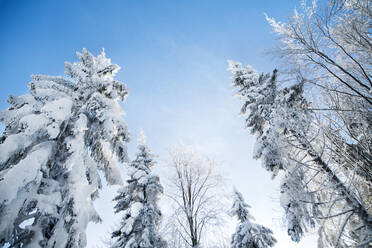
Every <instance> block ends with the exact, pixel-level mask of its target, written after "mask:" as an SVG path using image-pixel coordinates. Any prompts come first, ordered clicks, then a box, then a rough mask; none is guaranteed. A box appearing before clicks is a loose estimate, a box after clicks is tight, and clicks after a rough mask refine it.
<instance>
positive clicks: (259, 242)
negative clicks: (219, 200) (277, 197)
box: [230, 190, 276, 248]
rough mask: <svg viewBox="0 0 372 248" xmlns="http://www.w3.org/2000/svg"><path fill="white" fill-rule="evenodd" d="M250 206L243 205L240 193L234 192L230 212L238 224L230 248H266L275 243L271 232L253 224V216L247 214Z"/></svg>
mask: <svg viewBox="0 0 372 248" xmlns="http://www.w3.org/2000/svg"><path fill="white" fill-rule="evenodd" d="M248 208H250V206H249V205H248V204H247V203H245V201H244V199H243V196H242V194H241V193H240V192H238V191H237V190H235V192H234V203H233V206H232V208H231V210H230V214H231V215H232V216H236V217H237V219H238V221H239V224H238V227H237V228H236V231H235V233H234V234H233V236H232V240H231V248H267V247H272V246H274V245H275V243H276V239H275V238H274V237H273V232H272V231H271V230H270V229H269V228H267V227H264V226H262V225H259V224H256V223H253V222H252V221H253V220H254V218H253V216H252V215H251V214H250V213H249V210H248Z"/></svg>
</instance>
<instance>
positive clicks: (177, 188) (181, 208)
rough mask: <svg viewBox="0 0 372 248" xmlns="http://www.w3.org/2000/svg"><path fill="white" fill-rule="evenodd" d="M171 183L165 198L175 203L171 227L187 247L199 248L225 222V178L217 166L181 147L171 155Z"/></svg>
mask: <svg viewBox="0 0 372 248" xmlns="http://www.w3.org/2000/svg"><path fill="white" fill-rule="evenodd" d="M170 157H171V158H170V161H169V167H170V173H171V175H170V178H169V179H170V180H169V185H168V186H169V188H168V193H167V194H166V196H167V197H168V198H169V199H170V200H171V201H172V202H173V209H172V210H173V213H172V215H171V216H170V219H169V220H170V221H169V222H170V224H169V227H171V226H173V227H172V228H170V229H171V230H172V237H174V238H176V237H179V238H180V239H181V240H179V241H181V242H182V243H183V244H184V245H185V246H186V247H200V246H201V243H202V242H203V238H204V233H205V231H206V230H207V229H209V228H211V227H212V226H214V225H218V224H219V223H221V221H222V220H223V215H224V214H225V213H226V211H225V210H226V209H225V205H224V204H223V203H221V199H222V198H223V197H222V194H221V192H222V190H221V186H222V185H223V184H222V183H223V178H222V176H221V175H219V174H218V171H217V164H216V162H214V161H213V160H211V159H208V158H205V157H202V156H201V155H200V154H198V153H196V152H194V151H193V150H192V149H191V148H190V147H186V146H183V145H179V146H177V147H176V148H174V149H173V150H172V151H171V152H170Z"/></svg>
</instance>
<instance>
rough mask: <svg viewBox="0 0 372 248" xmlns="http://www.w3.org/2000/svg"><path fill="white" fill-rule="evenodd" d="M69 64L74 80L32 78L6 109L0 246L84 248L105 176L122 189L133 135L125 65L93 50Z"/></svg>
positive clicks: (0, 150) (1, 116)
mask: <svg viewBox="0 0 372 248" xmlns="http://www.w3.org/2000/svg"><path fill="white" fill-rule="evenodd" d="M77 55H78V57H79V59H80V61H79V62H76V63H73V64H70V63H67V62H66V64H65V65H66V66H65V68H66V74H67V76H68V77H69V79H66V78H62V77H54V76H45V75H33V76H32V78H33V81H32V82H31V83H30V84H29V89H30V93H28V94H25V95H22V96H20V97H15V96H9V99H8V102H9V103H10V104H11V106H10V107H9V108H8V109H7V110H4V111H2V112H0V121H1V122H3V123H4V124H5V131H4V133H3V135H2V136H1V138H0V245H3V244H7V245H9V246H10V247H61V248H64V247H84V246H85V245H86V237H85V229H86V227H87V225H88V223H89V222H90V221H95V222H99V221H100V218H99V216H98V214H97V212H96V211H95V209H94V207H93V201H94V200H95V199H96V198H97V197H98V191H99V189H100V188H101V180H100V177H99V174H98V171H99V170H100V171H103V172H104V174H105V178H106V180H107V182H108V184H120V183H122V182H121V177H120V173H119V170H118V167H117V162H125V161H127V152H126V146H125V142H128V141H129V132H128V130H127V127H126V124H125V122H124V120H123V119H122V117H121V115H122V114H123V112H122V110H121V107H120V105H119V103H118V100H121V101H125V98H126V95H127V94H128V90H127V89H126V86H125V85H124V84H122V83H121V82H118V81H115V80H114V76H115V73H116V72H117V71H118V69H119V66H118V65H115V64H111V61H110V59H108V58H106V57H105V53H104V52H102V54H101V55H99V56H97V57H94V56H93V55H92V54H91V53H89V52H88V51H87V50H86V49H83V52H82V53H77Z"/></svg>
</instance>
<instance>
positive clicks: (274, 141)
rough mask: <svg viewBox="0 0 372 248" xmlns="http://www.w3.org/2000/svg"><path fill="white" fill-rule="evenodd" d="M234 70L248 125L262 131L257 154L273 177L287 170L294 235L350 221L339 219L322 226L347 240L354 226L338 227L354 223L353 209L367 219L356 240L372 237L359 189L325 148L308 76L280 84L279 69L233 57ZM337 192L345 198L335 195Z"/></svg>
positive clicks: (284, 189) (286, 198)
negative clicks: (261, 69) (259, 68)
mask: <svg viewBox="0 0 372 248" xmlns="http://www.w3.org/2000/svg"><path fill="white" fill-rule="evenodd" d="M228 70H230V71H231V72H232V74H233V87H234V88H235V89H236V95H238V96H239V97H240V98H241V99H242V100H243V101H244V104H243V107H242V110H241V113H242V114H246V116H247V117H246V126H247V127H248V128H250V130H251V133H252V134H254V135H255V136H256V144H255V151H254V157H255V158H257V159H261V160H262V164H263V167H264V168H265V169H267V170H268V171H270V172H272V174H273V176H275V175H277V174H278V171H283V172H284V173H283V176H282V182H281V188H280V193H281V205H282V207H283V209H284V210H285V219H286V222H287V227H288V228H287V230H288V235H289V236H290V237H291V239H292V240H293V241H296V242H298V241H300V240H301V237H302V236H303V234H304V233H305V232H306V231H307V230H308V229H310V228H314V227H316V226H317V224H318V223H319V220H323V219H330V220H332V221H333V223H338V222H341V221H342V222H343V223H344V225H336V224H334V225H333V226H332V228H329V230H328V231H327V232H325V230H326V229H325V228H323V227H322V226H321V228H320V229H319V230H320V232H322V233H321V235H322V236H331V235H332V236H334V237H336V238H335V239H336V243H338V244H339V243H340V242H339V241H340V240H341V239H342V238H341V236H342V237H344V238H345V240H346V239H348V236H350V234H347V232H346V231H349V233H352V232H353V231H354V230H352V229H351V227H349V226H348V228H342V230H341V232H339V231H338V230H337V229H338V226H343V227H345V226H347V225H349V224H350V226H351V224H352V223H351V221H350V222H349V223H348V220H350V218H349V217H350V216H351V215H349V217H346V221H345V220H342V219H341V218H342V217H344V216H345V213H346V214H349V213H350V212H351V213H352V215H354V216H355V218H356V219H357V221H359V222H361V223H362V224H361V225H360V227H361V228H359V230H362V231H360V234H358V235H356V236H357V237H356V238H354V240H355V241H353V242H355V243H358V242H359V244H365V243H368V242H369V240H372V236H371V233H372V217H371V214H370V213H369V211H368V209H367V207H366V205H365V204H364V203H363V200H361V199H360V198H359V196H358V194H359V193H356V192H358V189H356V188H354V185H353V184H348V183H347V182H345V180H344V178H343V177H342V176H339V174H338V171H337V170H336V168H337V167H338V164H337V163H336V164H335V163H333V162H332V161H330V160H329V156H331V155H332V150H331V154H330V153H328V152H325V149H324V147H326V144H324V141H323V140H324V139H322V137H324V136H322V133H321V132H320V129H319V127H318V126H317V125H315V124H314V123H315V120H316V118H317V117H316V116H315V114H314V113H313V112H312V111H311V110H310V109H311V103H309V102H308V101H307V100H306V99H305V97H304V96H303V91H304V82H305V79H300V78H298V79H300V80H298V81H297V80H296V81H295V82H294V83H293V82H292V84H291V85H287V86H286V87H283V86H284V85H282V87H281V88H278V82H277V71H276V70H274V72H273V73H272V75H271V76H270V75H269V74H266V75H264V74H261V75H258V74H257V73H256V71H254V70H253V69H252V68H251V67H250V66H247V67H243V66H242V64H241V63H237V62H232V61H229V69H228ZM334 196H339V197H337V198H336V199H335V200H333V199H332V198H333V197H334ZM334 203H337V205H336V204H334ZM345 209H347V210H345ZM331 211H332V212H331ZM340 216H341V217H340ZM323 226H324V225H323ZM345 230H346V231H345ZM345 234H346V235H345ZM360 241H361V242H360Z"/></svg>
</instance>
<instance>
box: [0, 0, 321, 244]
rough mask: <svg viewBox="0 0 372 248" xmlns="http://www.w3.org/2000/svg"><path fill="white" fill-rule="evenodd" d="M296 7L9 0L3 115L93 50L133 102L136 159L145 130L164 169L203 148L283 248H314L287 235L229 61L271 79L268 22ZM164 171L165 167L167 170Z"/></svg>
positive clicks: (4, 13) (0, 85)
mask: <svg viewBox="0 0 372 248" xmlns="http://www.w3.org/2000/svg"><path fill="white" fill-rule="evenodd" d="M298 4H299V2H298V0H287V1H284V0H281V1H278V0H266V1H262V0H261V1H259V0H244V1H243V0H242V1H233V0H230V1H229V0H225V1H217V0H214V1H212V0H211V1H175V0H173V1H160V0H159V1H150V0H148V1H143V0H133V1H125V0H122V1H102V0H101V1H98V0H96V1H77V0H75V1H72V0H70V1H66V0H65V1H51V0H49V1H46V0H45V1H41V0H38V1H17V0H12V1H10V0H9V1H4V0H3V1H1V0H0V34H1V35H0V54H1V59H0V75H1V81H0V109H4V108H6V107H7V106H8V105H7V103H6V99H7V95H8V94H13V95H20V94H24V93H26V92H27V83H28V82H29V81H30V75H31V74H38V73H41V74H50V75H63V72H64V64H63V63H64V61H70V62H73V61H75V60H76V56H75V51H80V50H81V49H82V48H83V47H86V48H87V49H88V50H89V51H91V52H92V53H93V54H98V53H99V52H100V51H101V49H102V48H105V50H106V54H107V56H108V57H110V58H111V59H112V61H113V63H116V64H119V65H120V66H121V67H122V69H121V70H120V72H119V73H118V75H117V79H118V80H120V81H123V82H125V83H126V84H127V86H128V87H129V89H130V95H129V97H128V100H127V102H126V103H125V104H123V108H124V110H125V112H126V113H127V115H126V116H125V119H126V121H127V123H128V125H129V128H130V131H131V133H132V136H133V139H132V143H131V144H130V146H129V148H130V154H133V153H134V152H135V141H136V136H137V133H138V131H139V129H141V128H142V129H143V130H144V131H145V133H146V135H147V137H148V143H149V145H150V146H151V148H152V149H153V151H154V152H155V153H156V154H158V155H159V156H160V157H159V164H158V167H161V166H163V165H164V164H165V161H166V159H167V151H168V150H169V149H170V148H171V147H172V146H173V145H175V144H176V143H178V142H181V141H182V142H183V143H185V144H189V145H195V146H197V147H198V149H199V150H200V151H201V152H202V153H204V154H206V155H208V156H211V157H213V158H214V159H216V160H218V161H220V162H221V163H222V170H223V171H224V172H226V173H227V174H228V176H229V178H230V182H231V184H232V185H235V186H236V187H237V188H238V189H239V190H240V191H241V192H242V194H243V195H244V197H245V199H246V201H247V202H248V203H249V204H250V205H251V206H252V209H251V212H252V214H253V215H254V216H255V218H256V220H257V222H258V223H260V224H263V225H266V226H268V227H270V228H272V229H273V230H274V234H275V237H276V238H277V239H278V241H279V242H278V244H277V246H276V247H278V248H280V247H282V248H295V247H301V248H305V247H315V246H316V245H315V241H314V238H312V237H307V238H305V239H304V241H302V242H301V243H299V244H296V243H292V242H291V241H290V239H289V238H288V236H287V234H286V231H285V228H284V227H282V224H281V223H282V220H281V217H282V210H281V207H280V205H279V200H278V197H279V192H278V185H279V180H278V179H276V180H274V181H273V180H271V179H270V174H269V173H268V172H266V171H265V170H264V169H263V168H262V167H261V164H260V161H255V160H252V159H251V157H252V150H253V144H254V142H253V141H254V139H253V137H251V136H249V134H248V132H247V131H246V130H244V129H243V126H244V122H243V118H242V117H240V116H239V115H238V113H239V108H240V105H241V103H240V102H239V100H238V99H236V98H233V97H232V90H231V85H230V81H231V79H230V74H229V72H227V71H226V68H227V63H226V60H227V59H232V60H237V61H241V62H243V63H244V64H248V63H249V64H251V65H252V66H254V67H255V68H256V69H258V70H259V71H267V72H269V71H271V70H272V69H274V67H275V64H274V62H273V59H272V57H270V56H268V55H264V54H265V52H266V51H267V50H269V49H272V48H273V47H274V46H275V45H276V41H275V39H274V37H273V35H272V34H271V33H270V27H269V25H268V24H267V23H266V21H265V17H264V13H267V14H268V15H270V16H273V17H276V18H278V19H279V20H285V18H286V17H287V16H289V15H291V13H293V9H294V7H295V6H296V5H298ZM160 170H161V168H160ZM114 193H115V190H114V189H112V188H111V189H108V188H105V189H104V191H103V193H102V194H101V195H102V198H101V199H100V200H98V201H97V203H96V205H97V208H98V211H99V213H100V214H101V215H102V217H103V219H104V222H103V223H102V224H99V225H94V224H92V225H89V228H88V247H96V246H99V245H100V239H101V238H102V237H103V236H104V235H105V234H106V232H107V231H108V230H109V228H110V227H111V226H112V225H113V223H115V222H117V219H115V217H114V216H113V214H112V209H111V206H112V203H111V199H112V196H113V194H114Z"/></svg>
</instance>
